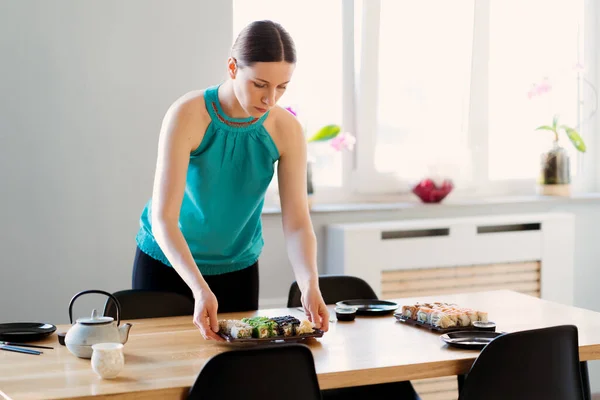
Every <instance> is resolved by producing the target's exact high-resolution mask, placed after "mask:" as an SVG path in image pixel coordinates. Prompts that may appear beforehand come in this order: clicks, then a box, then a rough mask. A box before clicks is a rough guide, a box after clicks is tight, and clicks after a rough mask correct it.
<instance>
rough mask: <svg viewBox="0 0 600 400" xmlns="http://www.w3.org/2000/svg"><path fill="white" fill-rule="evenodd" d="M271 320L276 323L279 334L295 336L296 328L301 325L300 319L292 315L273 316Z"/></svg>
mask: <svg viewBox="0 0 600 400" xmlns="http://www.w3.org/2000/svg"><path fill="white" fill-rule="evenodd" d="M271 320H272V321H273V322H275V324H276V326H275V330H276V331H277V335H278V336H294V335H295V334H296V328H297V327H298V326H299V325H300V320H299V319H298V318H295V317H292V316H291V315H286V316H284V317H273V318H271Z"/></svg>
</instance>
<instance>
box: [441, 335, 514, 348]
mask: <svg viewBox="0 0 600 400" xmlns="http://www.w3.org/2000/svg"><path fill="white" fill-rule="evenodd" d="M501 335H504V332H490V331H459V332H449V333H445V334H443V335H441V336H440V338H441V339H442V340H443V341H444V342H446V343H447V344H448V345H449V346H454V347H458V348H461V349H473V350H481V349H483V348H484V347H485V346H486V345H487V344H488V343H489V342H491V341H492V340H494V339H496V338H497V337H498V336H501Z"/></svg>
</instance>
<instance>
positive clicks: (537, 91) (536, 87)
mask: <svg viewBox="0 0 600 400" xmlns="http://www.w3.org/2000/svg"><path fill="white" fill-rule="evenodd" d="M550 90H552V84H551V83H550V81H549V80H548V78H544V79H543V80H542V81H541V82H540V83H534V84H533V86H532V87H531V89H530V90H529V92H527V97H528V98H529V99H531V98H532V97H535V96H541V95H542V94H544V93H547V92H549V91H550Z"/></svg>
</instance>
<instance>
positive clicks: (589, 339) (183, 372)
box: [0, 291, 600, 400]
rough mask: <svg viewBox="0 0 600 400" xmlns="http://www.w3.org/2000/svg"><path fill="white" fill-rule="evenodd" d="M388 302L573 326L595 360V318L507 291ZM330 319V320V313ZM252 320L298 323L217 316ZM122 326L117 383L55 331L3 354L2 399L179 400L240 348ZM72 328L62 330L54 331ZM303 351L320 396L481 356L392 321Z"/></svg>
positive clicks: (531, 325) (359, 322) (345, 329)
mask: <svg viewBox="0 0 600 400" xmlns="http://www.w3.org/2000/svg"><path fill="white" fill-rule="evenodd" d="M394 301H396V302H397V303H398V304H399V305H400V306H401V305H403V304H414V303H416V302H428V301H429V302H433V301H444V302H452V303H456V304H458V305H459V306H461V307H469V308H473V309H476V310H480V311H487V312H488V314H489V319H490V320H492V321H494V322H496V324H497V329H498V330H499V331H503V332H515V331H521V330H527V329H535V328H542V327H549V326H555V325H565V324H573V325H576V326H577V328H578V330H579V356H580V360H581V361H588V360H598V359H600V313H598V312H594V311H590V310H586V309H582V308H576V307H571V306H566V305H562V304H558V303H553V302H549V301H545V300H541V299H539V298H536V297H532V296H528V295H524V294H520V293H516V292H512V291H491V292H478V293H466V294H455V295H443V296H438V297H421V298H402V299H395V300H394ZM330 312H331V320H332V321H335V313H334V312H333V306H332V307H331V308H330ZM254 315H264V316H269V317H273V316H278V315H293V316H295V317H297V318H299V319H302V318H303V317H304V315H303V313H302V312H301V311H300V310H298V309H296V308H278V309H268V310H267V309H265V310H259V311H257V312H244V313H232V314H222V315H219V318H220V319H225V318H227V319H231V318H234V319H238V318H241V317H247V316H254ZM128 322H131V323H132V324H133V327H132V328H131V333H130V336H129V340H128V342H127V343H126V344H125V346H124V354H125V367H124V369H123V371H122V372H121V373H120V374H119V376H118V377H117V378H115V379H112V380H103V379H101V378H100V377H98V376H97V375H96V374H95V373H94V371H93V370H92V368H91V363H90V360H87V359H80V358H77V357H75V356H74V355H72V354H71V353H70V352H69V351H68V349H67V348H66V347H64V346H60V345H59V344H58V341H57V336H56V333H55V334H53V335H52V336H50V337H48V338H46V339H45V340H43V341H40V342H38V343H37V344H42V345H50V346H53V347H54V349H52V350H44V353H43V354H42V355H39V356H34V355H26V354H20V353H11V352H7V351H0V398H4V399H11V400H33V399H36V400H43V399H88V398H91V397H95V398H103V397H105V398H110V399H111V400H112V399H132V398H136V399H155V398H156V399H159V398H160V399H166V398H183V397H184V396H185V394H186V393H187V391H188V390H189V387H190V386H191V385H192V384H193V382H194V381H195V379H196V377H197V375H198V373H199V372H200V370H201V369H202V367H203V365H204V364H205V363H206V361H207V360H208V359H209V358H210V357H212V356H214V355H216V354H218V353H220V352H223V351H228V350H230V349H232V348H239V347H232V346H231V345H229V344H226V343H219V342H215V341H207V340H204V339H203V338H202V336H201V335H200V332H199V331H198V329H197V328H196V327H195V326H194V325H193V324H192V320H191V317H189V316H184V317H169V318H152V319H139V320H132V321H128ZM68 328H69V326H67V325H64V326H58V331H61V330H62V331H64V330H67V329H68ZM306 344H307V345H308V346H309V347H310V349H311V350H312V353H313V356H314V360H315V366H316V371H317V375H318V380H319V385H320V387H321V389H329V388H341V387H348V386H357V385H367V384H376V383H384V382H396V381H404V380H415V379H424V378H434V377H444V376H453V375H461V374H465V373H467V372H468V370H469V368H470V367H471V365H472V364H473V361H474V360H475V358H476V357H477V355H478V354H479V350H467V349H458V348H454V347H449V346H448V345H447V344H445V343H444V342H443V341H442V340H441V338H440V334H439V333H436V332H432V331H430V330H428V329H424V328H422V327H415V326H411V325H407V324H405V323H402V322H398V321H396V319H395V318H394V317H393V315H391V314H388V315H385V316H377V317H362V316H358V317H357V318H356V320H354V321H352V322H340V321H335V322H331V323H330V327H329V331H328V332H326V333H325V334H324V335H323V337H322V338H319V339H310V340H308V341H307V342H306ZM514 356H515V357H519V355H517V354H515V355H514ZM265 373H268V371H265Z"/></svg>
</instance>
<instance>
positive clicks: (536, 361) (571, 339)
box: [459, 325, 586, 400]
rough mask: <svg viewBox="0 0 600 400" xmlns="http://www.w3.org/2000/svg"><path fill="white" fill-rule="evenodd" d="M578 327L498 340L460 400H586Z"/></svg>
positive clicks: (469, 377) (482, 356)
mask: <svg viewBox="0 0 600 400" xmlns="http://www.w3.org/2000/svg"><path fill="white" fill-rule="evenodd" d="M584 393H585V388H584V385H583V381H582V376H581V371H580V362H579V345H578V340H577V327H575V326H573V325H563V326H555V327H551V328H543V329H535V330H529V331H522V332H515V333H510V334H506V335H502V336H499V337H498V338H496V339H494V340H493V341H492V342H490V343H489V344H488V345H487V346H486V347H484V349H483V350H482V351H481V354H479V357H477V359H476V360H475V363H474V364H473V366H472V367H471V370H470V371H469V373H468V374H467V376H466V379H465V381H464V383H463V387H462V389H461V391H460V396H459V400H480V399H485V400H500V399H502V400H506V399H511V400H521V399H522V400H525V399H527V400H531V399H544V400H585V398H586V396H585V395H584Z"/></svg>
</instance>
